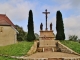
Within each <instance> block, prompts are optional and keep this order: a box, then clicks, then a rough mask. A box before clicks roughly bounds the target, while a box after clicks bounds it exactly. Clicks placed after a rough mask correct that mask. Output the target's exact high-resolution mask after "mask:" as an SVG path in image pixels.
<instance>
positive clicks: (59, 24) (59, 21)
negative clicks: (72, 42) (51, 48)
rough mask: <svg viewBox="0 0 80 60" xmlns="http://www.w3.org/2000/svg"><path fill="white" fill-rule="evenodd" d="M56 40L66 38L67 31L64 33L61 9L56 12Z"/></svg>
mask: <svg viewBox="0 0 80 60" xmlns="http://www.w3.org/2000/svg"><path fill="white" fill-rule="evenodd" d="M56 31H57V34H56V40H65V33H64V24H63V19H62V14H61V12H60V11H57V14H56Z"/></svg>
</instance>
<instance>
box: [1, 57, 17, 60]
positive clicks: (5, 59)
mask: <svg viewBox="0 0 80 60" xmlns="http://www.w3.org/2000/svg"><path fill="white" fill-rule="evenodd" d="M0 60H17V59H13V58H9V57H3V56H0Z"/></svg>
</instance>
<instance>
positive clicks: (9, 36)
mask: <svg viewBox="0 0 80 60" xmlns="http://www.w3.org/2000/svg"><path fill="white" fill-rule="evenodd" d="M17 33H18V31H17V30H16V29H15V26H14V24H13V23H12V22H11V20H10V19H9V18H8V17H7V16H6V15H5V14H0V46H6V45H10V44H14V43H16V42H17Z"/></svg>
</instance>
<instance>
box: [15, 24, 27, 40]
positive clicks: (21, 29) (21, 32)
mask: <svg viewBox="0 0 80 60" xmlns="http://www.w3.org/2000/svg"><path fill="white" fill-rule="evenodd" d="M15 27H16V30H17V31H18V32H19V34H17V40H18V41H24V40H27V39H26V38H25V36H26V37H27V32H25V31H24V30H23V28H22V27H20V26H18V25H15Z"/></svg>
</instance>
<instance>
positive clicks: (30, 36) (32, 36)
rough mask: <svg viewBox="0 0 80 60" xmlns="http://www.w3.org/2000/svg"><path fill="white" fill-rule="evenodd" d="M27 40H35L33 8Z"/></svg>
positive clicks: (29, 19)
mask: <svg viewBox="0 0 80 60" xmlns="http://www.w3.org/2000/svg"><path fill="white" fill-rule="evenodd" d="M27 40H28V41H33V40H35V35H34V23H33V13H32V10H30V11H29V17H28V34H27Z"/></svg>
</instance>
